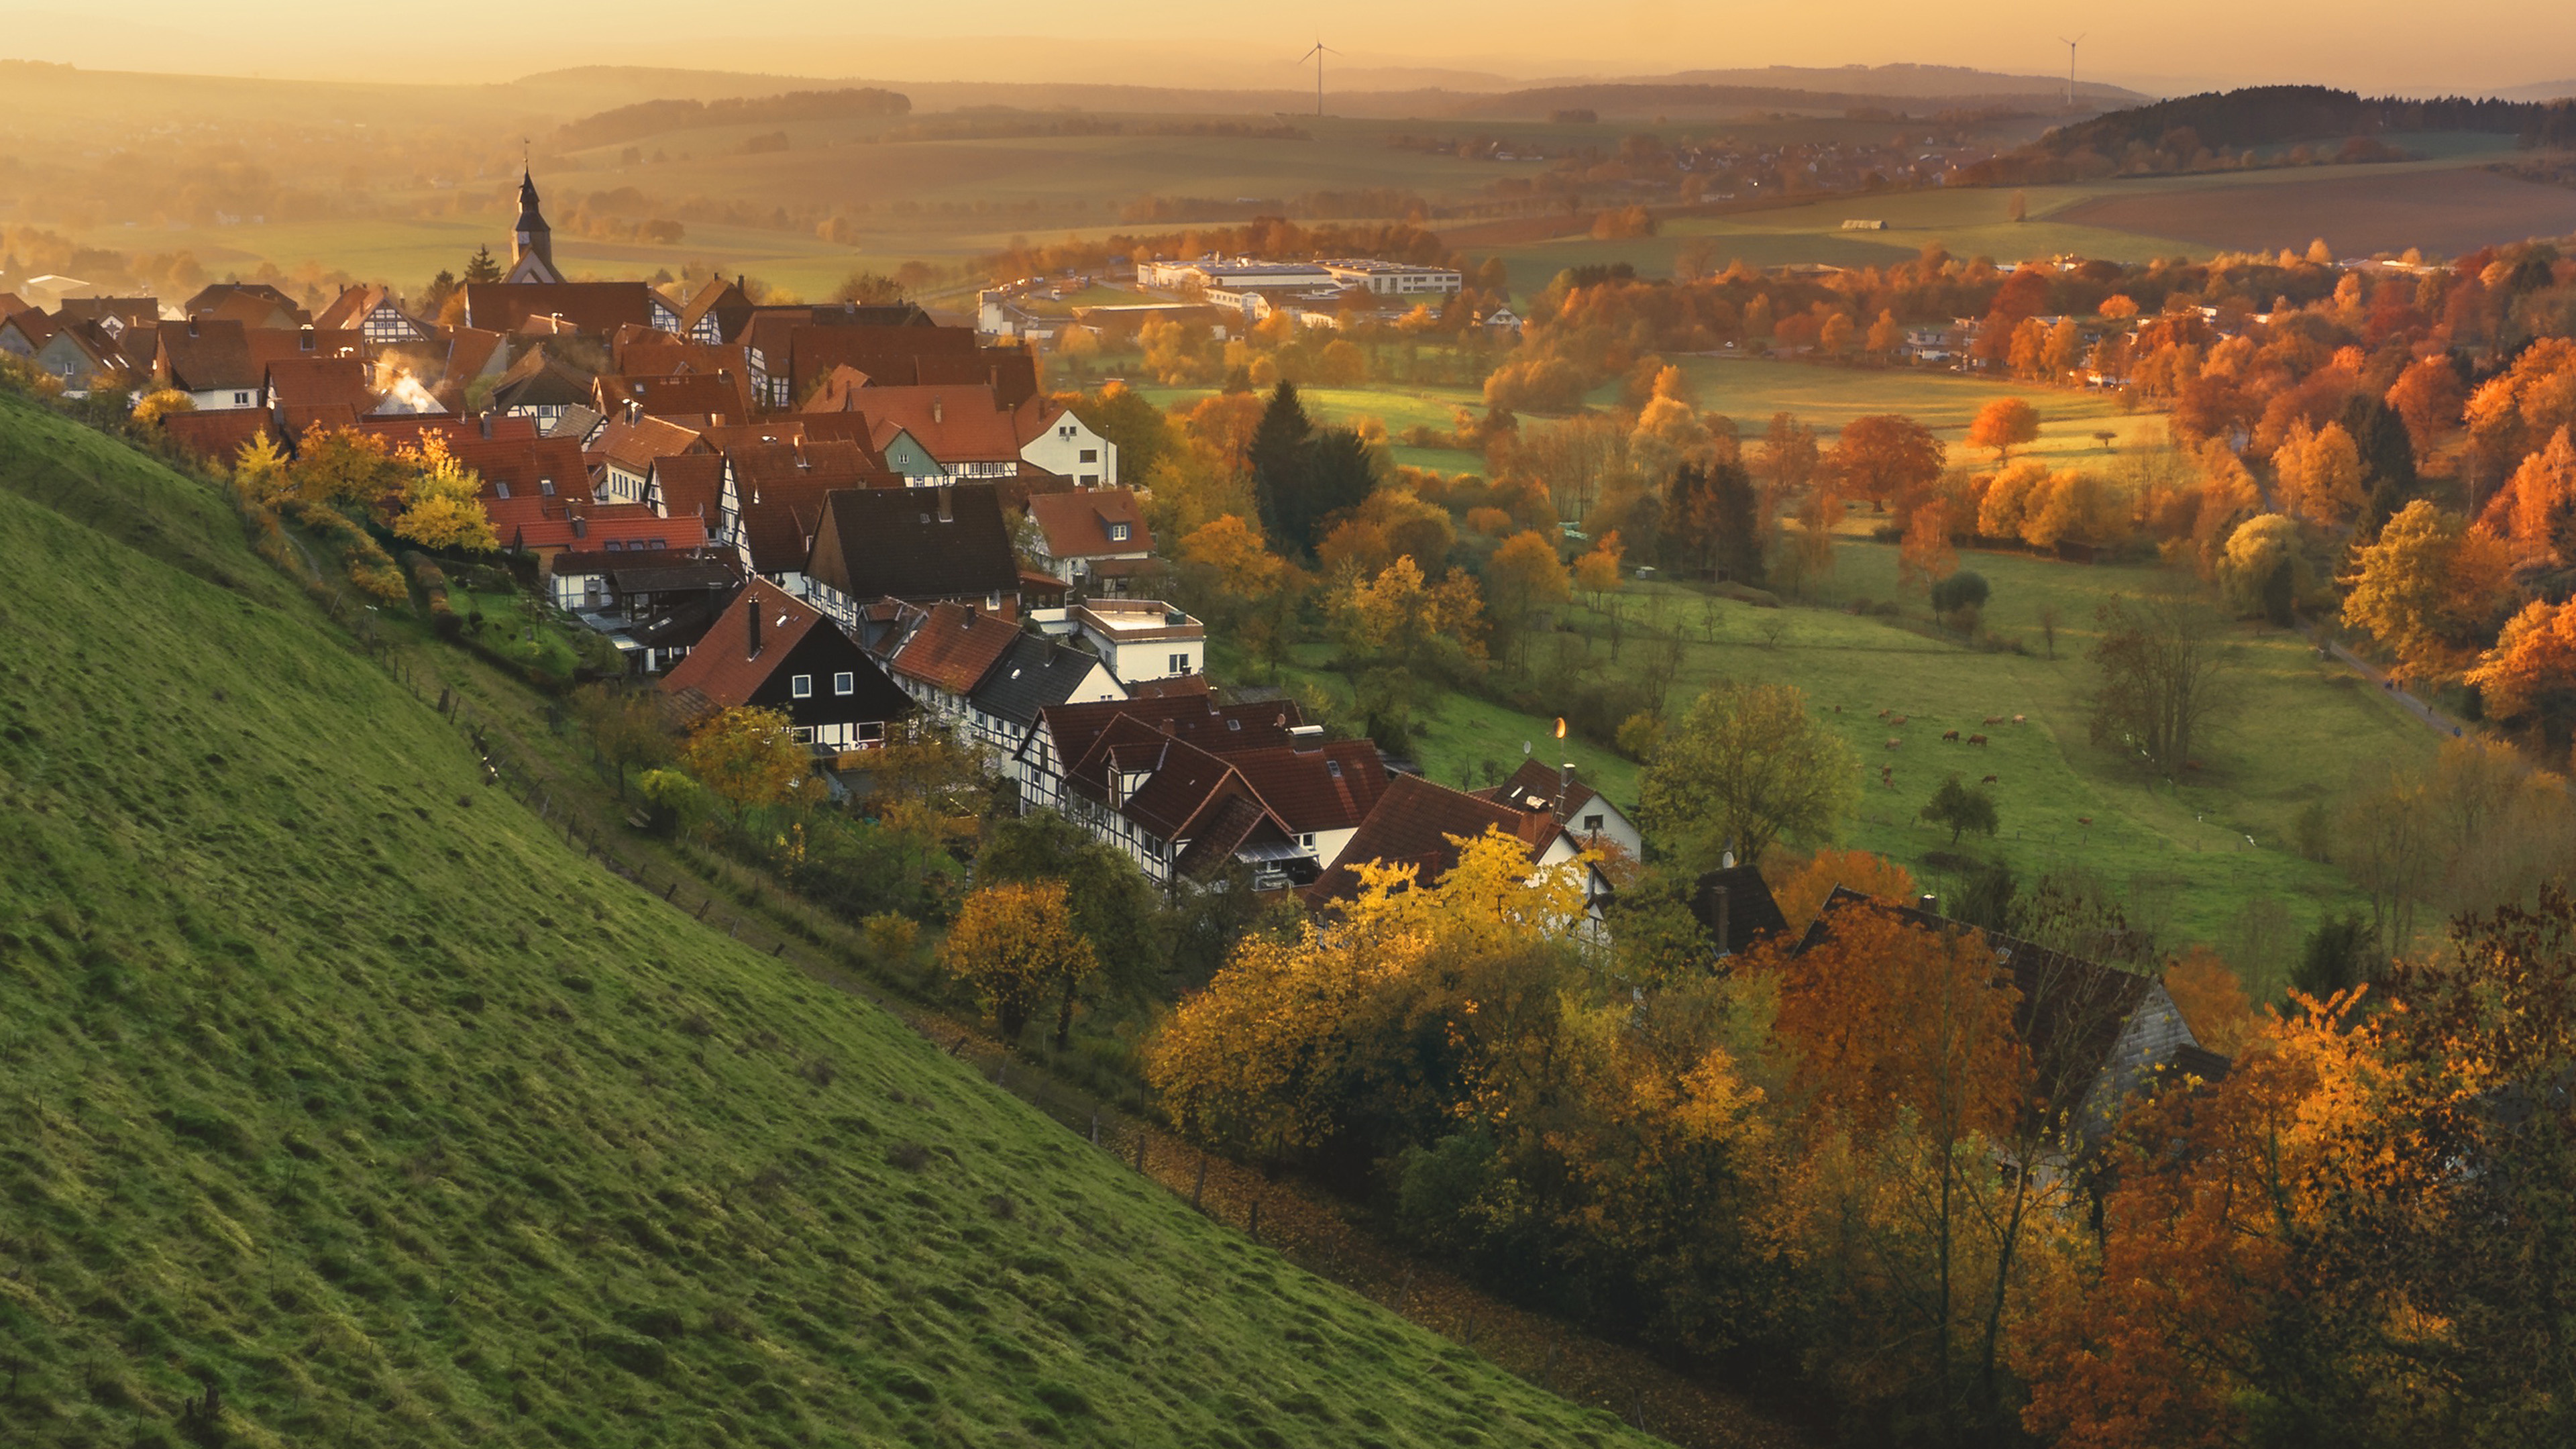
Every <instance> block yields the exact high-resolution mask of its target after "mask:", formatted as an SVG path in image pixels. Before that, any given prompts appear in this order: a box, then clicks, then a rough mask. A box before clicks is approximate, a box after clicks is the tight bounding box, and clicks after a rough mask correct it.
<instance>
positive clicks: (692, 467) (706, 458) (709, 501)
mask: <svg viewBox="0 0 2576 1449" xmlns="http://www.w3.org/2000/svg"><path fill="white" fill-rule="evenodd" d="M645 493H646V495H647V496H648V497H651V498H653V499H655V500H657V501H658V502H659V503H660V504H661V505H662V510H663V512H664V513H665V514H667V515H668V516H670V517H672V518H696V519H702V520H704V521H705V522H706V524H707V526H708V527H710V528H712V527H714V526H715V522H716V519H717V517H718V515H719V514H721V513H722V512H723V510H724V459H723V458H722V457H721V456H719V455H718V454H714V453H674V454H672V455H670V456H669V457H665V458H656V459H654V460H653V471H652V473H651V474H650V475H648V481H647V482H646V485H645Z"/></svg>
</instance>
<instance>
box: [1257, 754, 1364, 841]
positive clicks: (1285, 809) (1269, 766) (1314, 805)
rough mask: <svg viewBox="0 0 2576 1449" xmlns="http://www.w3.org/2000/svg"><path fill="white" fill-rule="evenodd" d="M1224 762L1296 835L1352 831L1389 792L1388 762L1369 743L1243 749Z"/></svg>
mask: <svg viewBox="0 0 2576 1449" xmlns="http://www.w3.org/2000/svg"><path fill="white" fill-rule="evenodd" d="M1225 758H1226V761H1227V762H1228V763H1229V764H1231V765H1233V766H1234V767H1235V769H1236V770H1238V771H1240V772H1242V775H1243V778H1244V780H1245V781H1246V782H1247V783H1249V784H1250V785H1251V786H1252V789H1253V792H1254V793H1255V794H1257V795H1259V796H1260V797H1261V801H1262V803H1263V804H1265V805H1267V806H1269V807H1270V810H1271V813H1272V814H1275V815H1277V816H1278V817H1279V819H1280V821H1281V823H1283V824H1284V825H1286V826H1287V827H1288V828H1289V829H1290V830H1292V831H1299V832H1303V831H1309V830H1349V829H1352V828H1354V827H1356V826H1357V825H1359V823H1360V822H1361V821H1363V820H1366V819H1367V818H1368V816H1369V812H1370V811H1371V810H1373V809H1375V808H1376V807H1377V802H1378V799H1379V797H1380V796H1383V795H1384V794H1385V793H1386V788H1387V773H1386V762H1385V761H1384V760H1382V759H1381V758H1379V756H1378V752H1377V746H1376V745H1375V744H1373V743H1371V742H1370V741H1368V740H1334V741H1331V742H1330V743H1327V744H1323V745H1318V746H1315V747H1313V748H1308V749H1297V748H1288V749H1268V750H1238V751H1236V752H1234V753H1232V754H1229V755H1227V756H1226V757H1225Z"/></svg>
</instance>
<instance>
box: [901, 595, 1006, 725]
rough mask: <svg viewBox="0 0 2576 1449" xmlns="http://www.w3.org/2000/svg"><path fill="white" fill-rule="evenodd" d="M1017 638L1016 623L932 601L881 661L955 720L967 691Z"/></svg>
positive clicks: (937, 711)
mask: <svg viewBox="0 0 2576 1449" xmlns="http://www.w3.org/2000/svg"><path fill="white" fill-rule="evenodd" d="M1019 640H1020V631H1019V629H1018V627H1017V626H1015V625H1013V624H1012V623H1011V622H1010V621H1009V620H1007V619H1004V618H1001V617H999V616H998V615H994V614H988V613H985V612H984V611H983V610H981V609H976V608H970V607H968V606H967V605H964V604H951V603H940V604H933V605H931V606H930V608H929V609H928V610H927V611H926V612H925V613H923V614H922V615H921V616H920V618H919V621H918V624H917V626H916V627H915V628H914V629H913V631H912V634H911V637H909V638H907V639H905V640H904V641H903V642H902V644H901V645H900V647H898V648H896V649H895V651H894V654H893V656H892V657H891V658H889V659H888V660H887V661H886V670H887V672H888V673H889V674H891V675H893V676H894V682H895V684H896V685H897V686H898V687H899V688H901V689H902V690H903V692H904V693H906V694H908V695H911V696H912V697H913V699H914V700H915V701H916V702H918V703H919V704H920V705H921V706H922V707H923V708H924V709H927V710H929V711H930V712H931V714H932V715H933V716H935V717H937V718H939V719H941V720H943V721H947V722H949V723H951V724H954V723H955V722H956V721H958V720H960V719H963V718H964V717H965V714H966V698H967V696H968V695H971V694H973V693H974V692H975V687H976V686H977V685H979V684H982V683H983V682H984V676H985V675H987V674H990V673H992V672H993V667H994V666H995V665H997V664H999V663H1001V662H1002V658H1003V656H1005V655H1007V654H1009V653H1010V652H1011V646H1012V645H1013V644H1016V643H1018V642H1019Z"/></svg>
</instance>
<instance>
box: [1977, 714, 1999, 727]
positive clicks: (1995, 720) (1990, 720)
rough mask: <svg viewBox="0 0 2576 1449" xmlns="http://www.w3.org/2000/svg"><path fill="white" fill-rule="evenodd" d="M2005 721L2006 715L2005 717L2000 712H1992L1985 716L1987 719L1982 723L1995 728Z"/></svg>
mask: <svg viewBox="0 0 2576 1449" xmlns="http://www.w3.org/2000/svg"><path fill="white" fill-rule="evenodd" d="M2003 722H2004V717H2003V716H2002V715H1999V714H1990V715H1987V716H1986V717H1985V719H1984V720H1983V721H1982V723H1983V724H1984V725H1985V726H1986V728H1988V729H1993V728H1994V727H1995V726H1996V725H1999V724H2002V723H2003Z"/></svg>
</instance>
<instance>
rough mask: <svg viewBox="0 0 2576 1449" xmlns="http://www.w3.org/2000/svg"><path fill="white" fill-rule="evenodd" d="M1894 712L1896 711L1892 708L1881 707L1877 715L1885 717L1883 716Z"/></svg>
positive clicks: (1881, 717) (1885, 716)
mask: <svg viewBox="0 0 2576 1449" xmlns="http://www.w3.org/2000/svg"><path fill="white" fill-rule="evenodd" d="M1894 713H1896V711H1894V710H1892V709H1882V710H1880V711H1879V712H1878V717H1879V718H1880V719H1885V718H1887V717H1888V716H1889V715H1891V714H1894Z"/></svg>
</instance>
